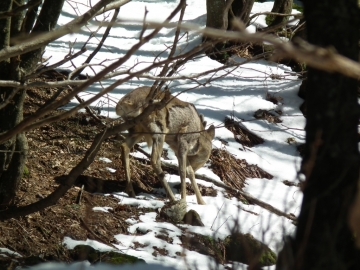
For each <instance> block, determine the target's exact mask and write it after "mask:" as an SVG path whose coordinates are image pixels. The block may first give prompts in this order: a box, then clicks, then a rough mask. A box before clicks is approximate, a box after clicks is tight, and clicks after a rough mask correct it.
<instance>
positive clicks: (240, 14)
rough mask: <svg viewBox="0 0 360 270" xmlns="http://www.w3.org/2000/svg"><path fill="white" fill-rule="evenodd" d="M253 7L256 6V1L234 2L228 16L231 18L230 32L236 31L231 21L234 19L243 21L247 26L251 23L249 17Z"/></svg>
mask: <svg viewBox="0 0 360 270" xmlns="http://www.w3.org/2000/svg"><path fill="white" fill-rule="evenodd" d="M253 5H254V0H234V2H233V3H232V5H231V9H230V10H229V14H228V17H229V19H228V21H229V26H228V30H233V29H234V28H233V27H232V25H231V21H232V20H233V19H238V20H240V21H242V22H243V23H244V24H245V25H247V24H248V22H249V17H250V13H251V9H252V7H253Z"/></svg>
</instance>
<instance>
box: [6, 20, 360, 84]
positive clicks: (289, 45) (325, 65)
mask: <svg viewBox="0 0 360 270" xmlns="http://www.w3.org/2000/svg"><path fill="white" fill-rule="evenodd" d="M235 23H238V25H240V26H239V29H241V28H243V23H242V22H238V21H235ZM148 24H149V25H150V26H153V27H156V26H158V25H159V23H156V22H148ZM164 26H165V27H176V24H175V23H167V24H166V25H164ZM180 28H181V29H184V30H187V31H194V32H196V33H200V34H203V35H206V36H210V37H213V38H222V39H224V40H233V41H241V42H244V41H246V42H253V43H260V44H262V43H263V42H268V43H270V44H272V45H273V46H274V48H275V56H277V58H275V59H281V58H289V59H295V60H297V61H299V62H304V63H307V64H308V65H309V66H312V67H314V68H317V69H320V70H323V71H326V72H329V73H340V74H343V75H345V76H348V77H351V78H354V79H359V74H360V64H359V63H358V62H356V61H354V60H351V59H349V58H347V57H345V56H342V55H340V54H338V53H336V52H335V51H334V49H329V48H322V47H319V46H315V45H312V44H310V43H308V42H306V41H304V40H301V39H296V40H295V41H293V42H284V41H282V40H280V39H279V38H277V37H275V36H273V35H269V34H266V33H254V34H251V33H249V32H247V31H242V32H235V31H230V32H226V31H223V30H219V29H214V28H201V27H200V26H199V25H195V24H190V23H186V24H181V26H180ZM0 60H1V58H0Z"/></svg>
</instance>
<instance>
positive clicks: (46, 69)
mask: <svg viewBox="0 0 360 270" xmlns="http://www.w3.org/2000/svg"><path fill="white" fill-rule="evenodd" d="M86 51H87V48H86V47H82V48H81V50H80V51H78V52H77V53H74V54H72V55H71V54H68V55H66V56H65V57H64V59H63V60H61V61H59V62H57V63H55V64H52V65H51V66H44V67H42V68H40V69H38V70H37V71H36V72H35V73H31V74H30V75H29V76H27V77H26V78H25V80H27V79H31V78H36V77H38V76H39V75H40V74H42V73H44V72H46V71H48V70H52V69H55V68H57V67H59V66H61V65H63V64H65V63H66V62H69V61H71V60H73V59H75V58H76V57H78V56H79V55H82V54H83V53H84V52H86ZM0 83H1V81H0Z"/></svg>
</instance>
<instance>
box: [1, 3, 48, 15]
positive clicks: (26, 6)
mask: <svg viewBox="0 0 360 270" xmlns="http://www.w3.org/2000/svg"><path fill="white" fill-rule="evenodd" d="M40 2H42V0H30V1H29V2H28V3H26V4H25V5H22V6H18V7H16V8H14V9H13V10H10V11H4V12H0V19H6V18H7V17H12V16H15V15H16V14H17V13H19V12H21V11H23V10H25V9H28V8H32V7H34V6H36V5H38V4H40Z"/></svg>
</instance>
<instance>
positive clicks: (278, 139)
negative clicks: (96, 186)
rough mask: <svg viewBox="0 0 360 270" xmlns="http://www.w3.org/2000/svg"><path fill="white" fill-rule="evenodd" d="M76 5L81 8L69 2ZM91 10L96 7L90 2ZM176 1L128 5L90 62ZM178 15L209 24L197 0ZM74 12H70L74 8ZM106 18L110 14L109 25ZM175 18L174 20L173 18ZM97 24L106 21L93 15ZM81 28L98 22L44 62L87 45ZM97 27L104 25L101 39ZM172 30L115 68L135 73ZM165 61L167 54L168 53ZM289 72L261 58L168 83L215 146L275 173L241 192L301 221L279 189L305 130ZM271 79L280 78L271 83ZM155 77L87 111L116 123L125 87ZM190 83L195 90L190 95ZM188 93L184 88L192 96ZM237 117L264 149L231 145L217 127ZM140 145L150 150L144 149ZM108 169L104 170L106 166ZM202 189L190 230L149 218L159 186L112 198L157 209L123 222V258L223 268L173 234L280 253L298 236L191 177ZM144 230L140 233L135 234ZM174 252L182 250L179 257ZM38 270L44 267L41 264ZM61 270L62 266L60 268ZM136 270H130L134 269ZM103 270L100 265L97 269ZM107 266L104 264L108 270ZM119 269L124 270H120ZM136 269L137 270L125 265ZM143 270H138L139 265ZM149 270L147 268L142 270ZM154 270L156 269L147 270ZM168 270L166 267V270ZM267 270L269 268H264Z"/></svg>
mask: <svg viewBox="0 0 360 270" xmlns="http://www.w3.org/2000/svg"><path fill="white" fill-rule="evenodd" d="M76 2H77V3H78V4H76ZM91 3H92V4H94V3H95V1H91ZM87 4H88V1H86V0H78V1H69V2H68V1H66V2H65V10H64V12H63V14H62V15H61V17H60V19H59V25H64V24H65V23H67V22H69V21H70V20H72V19H73V18H74V12H75V11H74V9H73V7H76V14H83V13H84V12H85V11H86V10H87V8H88V7H87ZM177 4H178V1H174V0H168V1H151V0H147V1H136V0H134V1H132V2H130V3H128V4H126V5H125V6H123V7H121V9H120V15H119V19H121V20H122V23H121V24H117V25H115V26H114V27H113V28H112V30H111V32H110V36H109V37H108V39H107V40H106V42H105V46H104V47H103V48H102V49H101V51H100V52H99V53H98V54H97V56H96V58H95V59H94V60H93V63H100V62H103V63H105V64H108V63H110V62H112V61H113V60H114V59H117V58H119V57H121V56H123V55H124V54H125V53H126V52H127V50H129V49H130V48H131V46H132V45H133V44H135V43H136V42H137V41H138V37H139V34H140V32H141V29H142V27H141V24H138V23H136V22H134V20H142V19H143V14H144V12H145V9H146V10H147V11H148V13H147V19H148V20H150V21H151V20H153V21H162V20H164V19H165V18H166V17H167V16H168V15H169V14H170V12H171V11H172V10H173V9H174V8H175V6H176V5H177ZM187 4H188V5H187V8H186V11H185V16H184V20H185V21H187V22H191V23H197V24H200V25H202V26H204V25H205V22H206V6H205V5H206V2H205V1H199V0H188V1H187ZM70 5H71V6H72V7H71V6H70ZM272 5H273V2H265V3H258V2H256V3H255V4H254V8H253V10H252V14H254V13H258V12H264V11H270V10H271V8H272ZM109 18H111V15H110V16H109V17H108V18H107V19H108V20H109ZM177 18H178V16H177V17H176V19H174V20H173V21H176V20H177ZM97 19H98V20H99V21H101V20H102V19H103V16H99V17H97ZM126 19H130V20H132V22H123V20H126ZM264 24H265V16H259V17H257V18H256V19H254V21H253V24H252V25H251V26H250V27H249V29H248V30H249V31H254V29H255V28H256V27H255V26H259V25H261V26H264ZM88 29H91V30H94V29H96V23H94V24H89V25H88V26H87V27H85V28H83V31H81V32H80V33H78V34H73V35H68V36H65V37H62V38H61V39H59V40H57V41H55V42H53V43H51V44H50V46H48V47H47V49H46V53H45V57H50V56H51V58H50V60H49V62H50V64H51V63H54V62H57V61H59V60H61V59H63V58H64V56H65V55H66V54H67V53H68V49H69V42H75V41H76V43H75V44H73V48H75V50H79V48H81V46H82V44H83V42H84V41H86V40H87V38H88ZM103 31H104V30H103V29H101V31H99V33H102V32H103ZM99 33H97V34H95V36H96V38H93V39H92V40H91V41H90V43H89V44H88V45H87V47H88V49H89V50H88V52H87V53H86V54H84V55H83V56H80V57H78V58H76V59H74V60H73V64H74V65H76V66H79V65H81V63H82V62H83V61H84V60H85V59H86V57H87V55H88V54H90V53H91V52H92V50H93V49H94V48H95V47H96V46H97V44H98V42H99V39H100V38H101V35H100V34H99ZM173 35H174V29H169V28H164V29H163V30H161V32H160V33H159V34H158V35H157V36H156V37H155V38H154V39H152V40H151V41H150V42H149V43H147V44H145V45H144V46H142V47H141V48H140V49H139V50H138V51H137V52H136V53H135V54H134V55H133V56H132V57H131V58H130V59H129V60H128V61H127V62H126V63H125V64H124V65H122V66H121V68H120V70H121V69H126V68H128V67H132V66H134V65H135V64H137V66H136V67H135V70H139V69H141V68H142V67H146V66H148V65H150V64H151V63H152V61H153V59H154V57H155V56H156V55H158V54H159V53H160V52H162V51H164V50H166V48H167V47H168V46H170V45H171V44H172V41H173ZM200 42H201V36H200V35H198V34H194V33H188V35H186V36H185V37H183V38H182V40H181V41H180V43H179V45H178V52H180V51H182V50H185V49H186V50H189V49H190V48H192V47H194V46H195V45H197V44H200ZM165 56H166V55H164V57H165ZM232 61H235V62H239V61H244V59H241V58H239V57H233V58H232ZM221 66H222V64H220V63H218V62H216V61H213V60H211V59H209V58H208V57H206V56H202V57H199V58H197V59H194V60H193V61H190V62H188V63H187V64H186V65H185V66H184V67H183V68H182V69H181V70H180V72H179V74H178V75H190V74H197V73H201V72H204V71H206V70H209V69H212V68H218V67H221ZM62 68H64V69H66V68H70V64H69V63H68V64H65V65H64V66H63V67H62ZM101 69H102V67H101V66H100V65H98V66H94V67H93V70H95V71H99V70H101ZM93 70H92V69H89V68H87V69H86V70H85V73H88V74H89V75H93V74H94V73H93ZM158 72H159V70H153V71H151V72H149V73H150V74H152V75H156V74H158ZM290 72H291V69H290V68H289V67H287V66H284V65H281V64H277V63H274V62H269V61H266V60H258V61H253V62H250V63H247V64H244V65H242V66H240V67H239V68H237V69H235V70H233V71H231V72H230V73H229V74H226V73H227V70H224V71H219V72H217V74H216V76H221V75H224V74H226V76H224V77H221V78H219V79H217V80H214V81H209V80H210V78H211V76H212V75H211V74H210V75H207V76H205V77H202V78H200V79H198V82H200V83H202V84H203V86H201V87H196V86H198V85H197V84H196V82H195V81H193V80H178V81H173V82H171V83H169V84H168V86H169V87H170V90H171V92H172V93H173V94H174V95H177V94H180V93H181V94H180V95H179V98H180V99H182V100H184V101H188V102H192V103H194V104H195V106H196V107H197V109H198V111H199V113H201V114H203V115H204V116H205V119H206V121H207V123H208V124H214V125H215V126H216V127H217V129H216V137H215V139H214V140H213V148H225V149H226V150H227V151H229V152H230V153H231V154H233V155H234V156H235V157H236V158H239V159H245V160H246V161H247V162H248V163H249V164H256V165H258V166H259V167H260V168H262V169H263V170H265V171H267V172H268V173H270V174H272V175H273V176H274V178H273V179H271V180H269V179H247V181H246V183H247V184H246V187H245V191H246V192H248V193H250V194H251V195H253V196H254V197H256V198H258V199H261V200H263V201H265V202H267V203H269V204H271V205H273V206H274V207H277V208H279V209H280V210H282V211H285V212H286V213H292V214H294V215H295V216H297V215H298V213H299V210H300V204H301V200H302V193H301V192H300V191H299V189H298V188H297V187H289V186H286V185H285V184H283V183H282V181H283V180H290V181H296V180H297V172H298V169H299V164H300V156H299V154H298V152H297V150H296V145H298V144H300V143H303V142H304V136H305V133H304V131H303V128H304V125H305V119H304V117H303V116H302V114H301V112H300V111H299V105H300V104H301V102H302V100H301V99H300V98H299V97H297V91H298V88H299V85H300V83H301V81H300V80H298V79H297V77H295V76H293V75H291V74H290ZM272 75H277V76H276V77H277V78H280V79H272V78H274V76H272ZM115 81H116V78H113V79H109V80H106V81H104V82H102V84H94V85H92V86H90V87H89V88H88V89H87V91H86V92H85V93H83V94H82V95H81V97H82V98H83V99H87V98H89V97H90V96H92V95H93V94H94V93H97V92H99V91H100V90H101V89H102V87H107V86H109V85H110V84H112V83H114V82H115ZM151 84H152V81H151V80H149V79H141V78H134V79H133V80H130V81H129V82H127V83H125V84H123V85H120V86H119V87H117V88H116V89H115V90H113V91H112V92H111V93H109V94H108V95H106V96H105V97H103V98H102V99H100V100H98V101H97V102H94V103H93V104H92V106H96V107H100V108H101V110H102V114H103V115H105V116H108V117H113V118H115V117H116V115H115V111H114V106H115V105H116V102H117V101H118V100H119V99H120V98H121V97H122V96H124V95H125V94H126V93H127V92H128V91H129V90H131V89H134V88H136V87H138V86H142V85H148V86H150V85H151ZM194 87H196V88H195V89H194ZM189 89H191V90H189ZM182 92H183V93H182ZM267 94H271V95H275V96H279V97H281V98H282V99H283V100H282V102H281V104H280V105H275V104H273V103H271V102H269V101H267V100H265V96H266V95H267ZM76 104H77V101H76V100H72V101H71V102H70V103H69V104H68V105H67V108H70V107H73V106H75V105H76ZM258 109H264V110H275V109H281V110H282V111H283V115H282V116H281V119H282V121H283V122H282V123H281V124H271V123H268V122H266V121H265V120H258V119H255V118H254V116H253V115H254V112H255V111H256V110H258ZM230 115H232V116H234V117H236V118H237V119H241V120H243V124H244V125H245V126H246V127H247V128H248V129H249V130H251V131H253V132H254V133H256V134H257V135H259V136H260V137H262V138H263V139H264V140H265V143H263V144H260V145H257V146H255V147H252V148H248V147H245V148H244V147H242V146H241V145H240V144H239V143H237V142H236V141H235V139H234V136H233V134H232V133H231V132H230V131H229V130H227V129H226V128H224V127H223V121H224V118H225V117H226V116H230ZM289 138H294V139H295V142H294V143H292V144H289V143H288V142H287V139H289ZM219 139H221V140H225V141H227V142H228V145H226V146H224V145H223V144H222V142H221V141H220V140H219ZM141 147H142V148H143V149H144V150H145V151H147V152H149V149H148V148H147V146H146V145H145V144H141ZM134 155H137V156H140V155H141V157H142V158H145V156H144V155H143V154H139V153H135V154H134ZM169 158H171V160H170V161H167V162H174V163H176V164H177V160H176V157H175V155H174V154H173V153H172V151H171V150H169ZM100 160H101V161H103V162H111V161H110V160H108V159H107V158H106V157H102V158H100ZM208 165H209V164H207V165H206V167H204V168H202V169H200V170H199V171H198V172H199V173H200V174H204V175H207V176H208V177H211V178H213V179H214V180H217V181H220V179H219V177H217V176H216V175H214V174H213V173H212V172H211V170H210V169H209V168H208ZM109 169H110V168H109ZM166 177H167V180H168V181H169V184H170V186H174V185H176V184H178V183H179V182H180V179H179V177H178V176H176V175H167V176H166ZM198 183H199V184H202V185H205V186H213V187H214V189H216V190H217V191H218V195H217V197H204V200H205V202H206V205H198V204H197V203H196V198H195V196H187V203H188V210H190V209H194V210H196V211H197V212H198V213H199V215H200V217H201V220H202V222H203V223H204V224H205V227H195V226H189V225H181V226H180V225H179V226H175V225H173V224H170V223H164V222H156V215H157V210H158V209H159V208H161V207H162V206H163V205H164V201H163V200H160V199H159V198H158V197H157V195H156V194H158V193H163V190H162V189H160V190H156V192H155V194H139V196H137V198H129V197H128V196H127V194H125V193H116V194H114V196H115V197H117V198H118V199H119V204H126V205H133V206H138V207H139V211H141V208H147V209H149V208H151V209H154V212H150V213H148V212H147V213H143V214H142V215H141V216H140V218H139V220H137V219H128V220H126V222H127V223H128V224H129V225H130V227H129V235H122V234H120V235H115V238H116V239H117V240H118V241H119V243H120V244H118V245H116V246H117V247H118V248H119V250H121V251H122V252H124V253H126V254H129V255H133V256H136V257H139V258H142V259H144V260H145V261H146V262H147V263H160V264H161V265H163V266H172V267H175V268H176V269H194V266H197V267H198V268H199V269H215V268H216V267H218V268H216V269H225V267H224V266H222V265H218V266H216V263H215V261H214V260H213V259H211V258H209V257H207V256H205V255H202V254H200V253H197V252H195V251H189V250H187V249H185V248H183V246H182V244H181V240H180V238H179V237H180V236H181V235H182V234H186V233H198V234H203V235H210V236H213V237H215V238H221V239H223V238H225V237H226V236H227V235H229V234H230V233H231V231H232V230H233V229H234V228H237V230H238V231H241V232H242V233H251V234H252V235H253V236H254V237H255V238H257V239H258V240H261V241H263V242H264V243H266V244H268V245H269V247H270V248H272V249H274V250H275V251H276V252H277V251H279V249H280V248H281V245H282V242H281V241H282V239H283V237H284V235H285V234H291V233H292V232H293V231H294V230H295V226H294V225H293V224H292V223H291V221H290V220H288V219H286V218H284V217H279V216H277V215H275V214H273V213H270V212H269V211H268V210H265V209H263V208H261V207H259V206H257V205H246V204H243V203H242V202H240V201H238V200H236V199H235V198H228V197H227V195H226V193H225V192H224V190H223V189H222V188H218V187H216V186H214V185H213V184H211V183H208V182H205V181H203V180H198ZM173 191H174V193H175V195H176V197H177V198H180V195H179V194H178V191H177V190H175V189H174V190H173ZM94 211H105V212H107V211H108V208H99V207H98V208H94ZM136 232H142V234H141V235H139V234H135V233H136ZM159 234H166V235H167V236H168V237H171V238H172V239H173V242H172V243H169V242H167V241H164V240H161V239H159V238H157V237H156V236H157V235H159ZM134 242H139V243H141V244H143V245H145V247H141V248H140V247H137V248H135V246H134ZM64 244H66V246H67V247H68V248H73V247H74V246H76V245H77V244H88V245H91V246H93V247H94V248H96V249H99V250H102V251H106V250H112V249H113V248H112V247H108V246H106V245H104V244H102V243H99V242H96V241H94V240H87V241H75V240H72V239H70V238H68V237H65V239H64ZM154 247H157V248H165V249H166V250H168V255H167V256H161V255H158V256H154V255H153V252H154ZM179 254H185V256H184V257H183V256H181V255H179ZM42 267H43V268H36V269H50V268H46V266H45V265H43V266H42ZM61 267H62V268H61ZM61 267H59V268H58V269H65V267H66V269H69V267H68V266H64V265H63V266H61ZM131 267H133V266H131ZM79 268H81V269H89V268H90V267H89V265H87V264H86V263H84V264H81V263H78V264H77V267H75V266H74V268H71V269H79ZM245 268H246V266H245V265H242V264H237V269H245ZM101 269H107V268H101ZM108 269H110V267H109V268H108ZM124 269H127V268H126V267H125V268H124ZM131 269H137V268H131ZM139 269H140V268H139ZM147 269H152V268H147ZM154 269H160V268H156V267H155V268H154ZM164 269H165V268H164ZM270 269H273V267H270Z"/></svg>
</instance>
